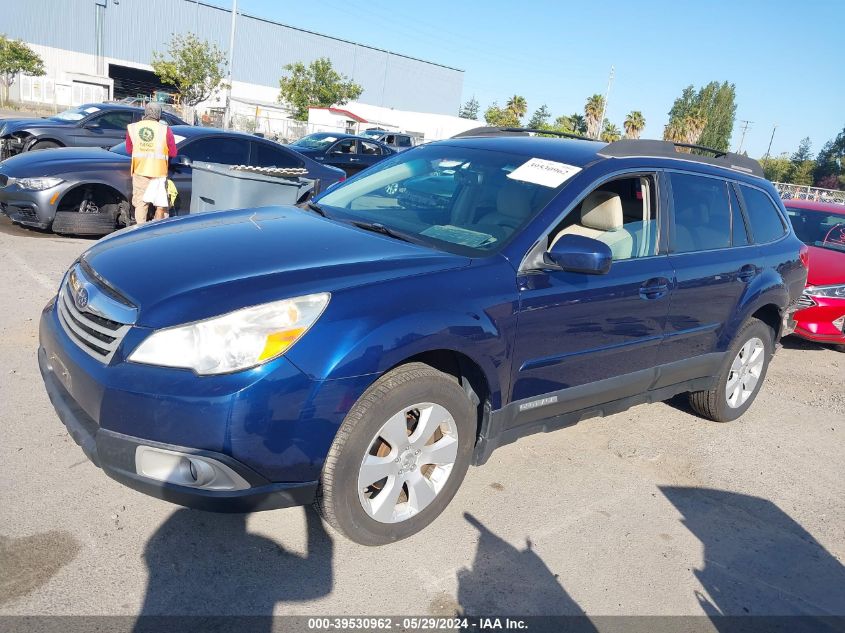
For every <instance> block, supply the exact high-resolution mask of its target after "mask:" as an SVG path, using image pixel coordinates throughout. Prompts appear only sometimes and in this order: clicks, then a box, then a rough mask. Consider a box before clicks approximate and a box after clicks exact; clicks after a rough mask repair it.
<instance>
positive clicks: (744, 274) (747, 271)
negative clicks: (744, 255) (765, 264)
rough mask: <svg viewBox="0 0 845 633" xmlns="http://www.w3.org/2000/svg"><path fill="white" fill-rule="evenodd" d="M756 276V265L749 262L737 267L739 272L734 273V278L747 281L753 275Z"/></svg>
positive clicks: (752, 277)
mask: <svg viewBox="0 0 845 633" xmlns="http://www.w3.org/2000/svg"><path fill="white" fill-rule="evenodd" d="M756 276H757V267H756V266H753V265H751V264H746V265H745V266H743V267H742V268H740V269H739V272H738V273H737V274H736V278H737V279H739V280H740V281H742V282H745V283H748V282H749V281H751V280H752V279H754V277H756Z"/></svg>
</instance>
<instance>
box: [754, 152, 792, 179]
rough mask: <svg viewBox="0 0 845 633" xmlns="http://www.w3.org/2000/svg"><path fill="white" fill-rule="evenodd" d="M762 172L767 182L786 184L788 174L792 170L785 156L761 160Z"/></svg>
mask: <svg viewBox="0 0 845 633" xmlns="http://www.w3.org/2000/svg"><path fill="white" fill-rule="evenodd" d="M760 165H762V167H763V172H764V173H765V175H766V178H767V179H768V180H771V181H772V182H788V179H787V177H788V174H789V172H790V170H791V169H792V163H791V162H790V161H789V157H788V156H787V155H786V154H781V155H780V156H773V157H769V158H763V159H762V160H760Z"/></svg>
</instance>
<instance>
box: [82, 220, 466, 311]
mask: <svg viewBox="0 0 845 633" xmlns="http://www.w3.org/2000/svg"><path fill="white" fill-rule="evenodd" d="M83 260H84V262H85V263H87V264H89V265H90V267H91V268H93V270H94V271H95V272H96V274H97V275H99V276H100V277H101V278H102V279H103V280H104V281H105V282H106V283H108V284H109V285H110V286H112V288H113V289H115V290H117V291H118V292H119V293H120V294H122V295H123V296H125V297H126V298H127V299H129V300H130V301H131V302H132V303H134V304H135V305H136V306H138V319H137V324H138V325H141V326H146V327H166V326H170V325H176V324H180V323H185V322H189V321H196V320H199V319H204V318H207V317H211V316H216V315H219V314H224V313H226V312H230V311H232V310H236V309H238V308H243V307H246V306H250V305H257V304H261V303H265V302H268V301H274V300H278V299H283V298H287V297H295V296H300V295H305V294H311V293H316V292H337V291H340V290H343V289H346V288H351V287H354V286H359V285H363V284H374V283H380V282H384V281H388V280H391V279H397V278H401V277H406V276H409V275H417V274H423V273H427V272H434V271H439V270H445V269H449V268H457V267H462V266H466V265H469V263H470V260H469V259H468V258H465V257H460V256H458V255H450V254H447V253H442V252H439V251H436V250H432V249H429V248H425V247H422V246H418V245H415V244H411V243H408V242H403V241H400V240H396V239H394V238H391V237H387V236H384V235H380V234H376V233H370V232H367V231H364V230H361V229H358V228H355V227H353V226H351V225H349V224H346V223H342V222H336V221H334V220H330V219H326V218H323V217H320V216H318V215H316V214H314V213H312V212H310V211H303V210H301V209H297V208H295V207H265V208H261V209H244V210H239V211H220V212H212V213H203V214H198V215H195V216H188V217H183V218H174V219H171V220H166V221H164V222H157V223H152V224H148V225H144V226H141V227H135V228H131V229H126V230H123V231H118V232H117V233H114V234H112V235H111V236H109V237H106V238H104V239H102V240H100V242H98V243H97V244H96V245H95V246H94V247H92V248H91V249H89V250H88V251H87V252H86V253H85V254H84V255H83Z"/></svg>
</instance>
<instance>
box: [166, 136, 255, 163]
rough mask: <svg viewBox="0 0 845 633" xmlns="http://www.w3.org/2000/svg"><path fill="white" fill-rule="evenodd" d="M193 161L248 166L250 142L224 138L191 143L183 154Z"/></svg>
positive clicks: (203, 139) (204, 139)
mask: <svg viewBox="0 0 845 633" xmlns="http://www.w3.org/2000/svg"><path fill="white" fill-rule="evenodd" d="M180 153H181V154H184V155H185V156H187V157H188V158H190V159H191V160H192V161H203V162H208V163H222V164H223V165H246V164H247V161H248V160H249V141H247V140H244V139H239V138H226V137H222V136H218V137H213V138H201V139H197V140H196V141H191V142H190V143H189V144H188V145H187V146H186V147H185V148H184V149H183V150H182V151H181V152H180Z"/></svg>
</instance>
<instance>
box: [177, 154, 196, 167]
mask: <svg viewBox="0 0 845 633" xmlns="http://www.w3.org/2000/svg"><path fill="white" fill-rule="evenodd" d="M173 162H174V163H175V164H176V165H182V166H184V167H190V166H191V164H192V163H193V161H192V160H191V159H190V158H188V157H187V156H185V155H184V154H179V155H178V156H177V157H176V158H174V159H173Z"/></svg>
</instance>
